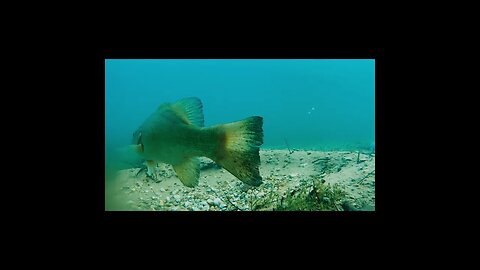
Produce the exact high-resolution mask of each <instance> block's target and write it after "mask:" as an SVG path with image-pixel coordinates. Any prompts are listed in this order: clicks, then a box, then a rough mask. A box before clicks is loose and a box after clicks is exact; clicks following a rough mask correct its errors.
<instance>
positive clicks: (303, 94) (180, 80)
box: [105, 59, 375, 150]
mask: <svg viewBox="0 0 480 270" xmlns="http://www.w3.org/2000/svg"><path fill="white" fill-rule="evenodd" d="M185 97H198V98H200V100H201V101H202V103H203V110H204V116H205V126H211V125H216V124H221V123H227V122H233V121H238V120H241V119H243V118H246V117H249V116H252V115H259V116H262V117H263V118H264V126H263V129H264V136H265V137H264V144H263V145H262V148H282V149H284V148H285V147H286V143H285V139H286V140H287V142H288V144H289V145H290V147H291V148H301V149H317V150H339V149H348V150H350V149H356V148H369V147H372V144H374V142H375V60H373V59H352V60H346V59H338V60H337V59H325V60H315V59H291V60H290V59H286V60H276V59H251V60H249V59H245V60H244V59H231V60H227V59H225V60H223V59H219V60H202V59H193V60H187V59H165V60H157V59H139V60H128V59H125V60H122V59H108V60H105V127H106V129H105V143H106V146H107V147H109V146H116V145H121V144H128V143H130V142H131V138H132V133H133V131H135V130H136V129H137V128H138V127H139V126H140V125H141V124H142V123H143V121H144V120H145V119H146V118H147V117H148V116H149V115H150V114H151V113H153V112H154V111H155V110H156V108H157V107H158V106H159V105H160V104H162V103H164V102H175V101H177V100H179V99H181V98H185Z"/></svg>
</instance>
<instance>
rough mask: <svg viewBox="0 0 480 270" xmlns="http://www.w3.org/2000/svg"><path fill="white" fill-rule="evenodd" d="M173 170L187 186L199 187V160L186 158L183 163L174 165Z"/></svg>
mask: <svg viewBox="0 0 480 270" xmlns="http://www.w3.org/2000/svg"><path fill="white" fill-rule="evenodd" d="M173 169H174V170H175V173H176V174H177V176H178V178H179V179H180V181H182V183H183V184H184V185H185V186H187V187H195V186H197V185H198V178H199V177H200V161H199V160H198V158H195V157H191V158H186V159H185V160H183V162H181V163H179V164H176V165H173Z"/></svg>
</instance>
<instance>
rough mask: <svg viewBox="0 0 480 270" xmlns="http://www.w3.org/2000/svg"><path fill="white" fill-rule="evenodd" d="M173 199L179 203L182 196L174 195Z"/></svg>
mask: <svg viewBox="0 0 480 270" xmlns="http://www.w3.org/2000/svg"><path fill="white" fill-rule="evenodd" d="M173 198H174V199H175V201H177V202H178V201H180V195H178V194H175V195H173Z"/></svg>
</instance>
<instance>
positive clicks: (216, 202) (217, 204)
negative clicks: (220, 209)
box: [213, 198, 222, 206]
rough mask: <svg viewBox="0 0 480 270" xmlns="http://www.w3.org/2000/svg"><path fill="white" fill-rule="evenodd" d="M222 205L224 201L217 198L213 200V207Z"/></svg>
mask: <svg viewBox="0 0 480 270" xmlns="http://www.w3.org/2000/svg"><path fill="white" fill-rule="evenodd" d="M221 203H222V201H221V200H220V199H219V198H215V199H214V200H213V205H215V206H220V204H221Z"/></svg>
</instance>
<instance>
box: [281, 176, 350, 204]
mask: <svg viewBox="0 0 480 270" xmlns="http://www.w3.org/2000/svg"><path fill="white" fill-rule="evenodd" d="M345 196H346V192H345V191H343V190H342V189H341V188H340V187H339V186H338V185H337V184H334V185H330V184H325V183H322V181H321V180H320V179H315V180H314V181H312V182H311V184H310V185H302V186H300V187H299V188H297V189H294V190H292V191H290V192H288V193H287V194H286V195H285V196H283V197H282V198H281V201H280V203H279V205H278V206H277V208H276V209H275V210H277V211H341V210H342V209H341V203H342V201H344V200H345Z"/></svg>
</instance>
